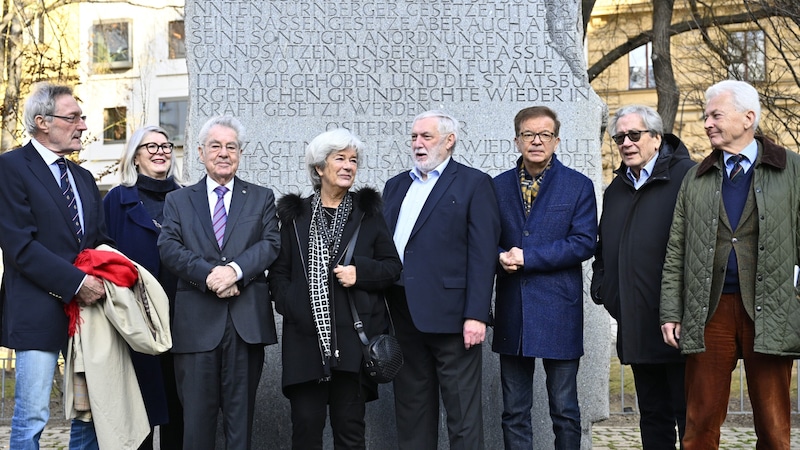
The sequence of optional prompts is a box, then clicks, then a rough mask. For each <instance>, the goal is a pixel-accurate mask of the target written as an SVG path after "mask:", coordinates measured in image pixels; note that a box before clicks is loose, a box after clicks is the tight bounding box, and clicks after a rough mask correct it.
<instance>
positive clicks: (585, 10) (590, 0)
mask: <svg viewBox="0 0 800 450" xmlns="http://www.w3.org/2000/svg"><path fill="white" fill-rule="evenodd" d="M596 1H597V0H581V11H582V14H581V15H582V16H583V37H584V38H586V27H587V26H588V25H589V19H590V18H591V17H592V10H593V9H594V4H595V2H596Z"/></svg>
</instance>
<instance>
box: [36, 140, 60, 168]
mask: <svg viewBox="0 0 800 450" xmlns="http://www.w3.org/2000/svg"><path fill="white" fill-rule="evenodd" d="M31 144H33V148H35V149H36V152H37V153H39V155H40V156H41V157H42V159H43V160H44V163H45V164H47V165H48V166H49V165H51V164H53V163H54V162H56V160H57V159H58V158H61V156H59V155H58V154H56V153H55V152H54V151H52V150H50V149H49V148H47V147H45V146H44V145H42V143H41V142H39V141H37V140H36V139H34V138H31Z"/></svg>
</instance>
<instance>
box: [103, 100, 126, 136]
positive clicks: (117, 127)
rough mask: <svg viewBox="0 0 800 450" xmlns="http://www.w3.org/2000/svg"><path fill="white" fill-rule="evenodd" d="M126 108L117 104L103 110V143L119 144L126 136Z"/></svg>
mask: <svg viewBox="0 0 800 450" xmlns="http://www.w3.org/2000/svg"><path fill="white" fill-rule="evenodd" d="M127 115H128V108H126V107H124V106H117V107H115V108H105V109H104V110H103V144H121V143H124V142H125V140H126V139H127V138H128V136H127V128H128V118H127Z"/></svg>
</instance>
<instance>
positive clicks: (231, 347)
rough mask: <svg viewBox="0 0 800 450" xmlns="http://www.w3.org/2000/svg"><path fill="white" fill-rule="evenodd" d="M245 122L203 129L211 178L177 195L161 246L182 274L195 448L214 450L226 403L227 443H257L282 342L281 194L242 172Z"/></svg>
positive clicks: (185, 367) (169, 203) (222, 120)
mask: <svg viewBox="0 0 800 450" xmlns="http://www.w3.org/2000/svg"><path fill="white" fill-rule="evenodd" d="M243 134H244V127H243V126H242V124H241V122H239V121H238V120H237V119H235V118H233V117H229V116H219V117H214V118H211V119H209V120H208V121H207V122H206V123H205V124H204V125H203V127H202V128H201V129H200V135H199V139H198V141H199V146H198V148H197V150H198V153H199V156H200V161H201V162H202V163H203V164H204V165H205V168H206V176H205V177H203V178H201V179H200V181H198V182H197V183H196V184H194V185H192V186H188V187H185V188H183V189H178V190H176V191H173V192H170V193H169V194H167V198H166V202H165V204H164V222H163V224H162V228H161V234H160V235H159V237H158V250H159V253H160V254H161V260H162V263H163V264H164V266H166V267H167V268H169V269H170V270H171V271H172V272H174V273H175V274H176V275H177V276H178V278H179V279H178V288H177V293H176V295H175V312H174V322H173V325H172V353H173V354H174V363H175V378H176V381H177V384H178V395H179V396H180V398H181V403H182V404H183V418H184V438H183V448H184V449H185V450H203V449H206V450H213V449H214V447H215V443H216V431H217V414H218V411H219V410H220V409H222V414H223V417H224V423H225V441H226V448H229V449H249V448H251V445H252V443H251V434H252V427H253V413H254V411H255V397H256V389H257V388H258V383H259V381H260V379H261V370H262V368H263V366H264V346H265V345H267V344H274V343H276V342H277V335H276V331H275V320H274V317H273V314H272V304H271V302H270V293H269V286H268V284H267V278H266V274H265V273H264V272H265V271H266V269H267V268H268V267H269V266H270V265H271V264H272V262H273V261H275V259H276V258H277V257H278V252H279V249H280V232H279V231H278V217H277V214H276V208H275V197H274V195H273V193H272V190H270V189H268V188H265V187H262V186H258V185H255V184H252V183H248V182H246V181H244V180H242V179H240V178H238V177H237V176H236V171H237V169H238V168H239V160H240V157H241V153H242V143H243V141H244V136H243Z"/></svg>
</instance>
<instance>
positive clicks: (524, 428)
mask: <svg viewBox="0 0 800 450" xmlns="http://www.w3.org/2000/svg"><path fill="white" fill-rule="evenodd" d="M535 362H536V358H528V357H524V356H509V355H500V378H501V381H502V385H503V441H504V442H505V447H506V449H530V448H533V429H532V427H531V408H533V371H534V368H535ZM579 363H580V360H579V359H571V360H556V359H543V360H542V364H543V365H544V371H545V374H546V375H547V380H546V386H547V396H548V398H549V401H550V418H551V419H552V421H553V432H554V433H555V436H556V442H555V447H554V448H555V449H558V450H562V449H563V450H574V449H577V448H580V447H581V411H580V408H579V407H578V382H577V375H578V365H579Z"/></svg>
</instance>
